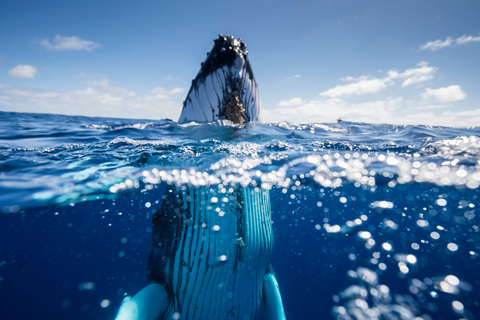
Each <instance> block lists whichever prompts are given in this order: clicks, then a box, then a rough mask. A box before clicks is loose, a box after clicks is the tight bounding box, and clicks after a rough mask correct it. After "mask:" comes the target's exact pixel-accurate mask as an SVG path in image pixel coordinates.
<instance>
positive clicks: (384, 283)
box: [0, 112, 480, 320]
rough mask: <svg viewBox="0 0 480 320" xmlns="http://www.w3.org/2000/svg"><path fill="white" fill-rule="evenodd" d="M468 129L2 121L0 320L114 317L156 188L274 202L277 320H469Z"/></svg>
mask: <svg viewBox="0 0 480 320" xmlns="http://www.w3.org/2000/svg"><path fill="white" fill-rule="evenodd" d="M479 161H480V129H479V128H446V127H429V126H398V125H387V124H384V125H373V124H365V123H352V122H339V123H326V124H290V123H288V122H284V123H279V124H268V123H266V124H247V125H245V126H234V125H229V124H225V123H220V122H217V123H211V124H202V125H198V124H190V125H178V124H177V123H176V122H174V121H170V120H129V119H110V118H89V117H72V116H61V115H46V114H26V113H12V112H0V319H32V318H36V319H113V318H114V316H115V314H116V311H117V310H118V306H119V305H120V302H121V300H122V298H123V295H124V293H125V292H127V293H129V294H132V295H133V294H135V293H136V292H138V291H139V290H140V289H141V288H142V287H144V286H145V285H146V275H145V270H146V263H147V259H148V253H149V250H150V246H151V236H152V235H151V218H152V215H153V213H154V212H155V211H156V210H157V209H158V208H159V206H160V204H161V199H162V195H163V193H164V190H165V188H166V186H167V185H176V186H178V187H182V186H202V185H215V186H218V185H222V186H224V187H225V188H230V187H232V188H235V187H246V186H248V187H254V188H255V187H257V188H265V189H270V197H271V206H272V218H273V222H274V223H273V228H274V236H275V247H274V253H273V256H272V264H273V266H274V268H275V272H276V275H277V279H278V282H279V285H280V290H281V293H282V298H283V302H284V306H285V311H286V314H287V318H288V319H426V320H427V319H462V318H463V319H475V317H477V318H478V315H479V314H480V305H479V304H480V293H479V289H480V279H479V276H478V275H479V274H480V271H479V270H480V257H479V253H480V231H479V212H478V206H479V201H478V197H479V195H480V193H479V186H480V162H479Z"/></svg>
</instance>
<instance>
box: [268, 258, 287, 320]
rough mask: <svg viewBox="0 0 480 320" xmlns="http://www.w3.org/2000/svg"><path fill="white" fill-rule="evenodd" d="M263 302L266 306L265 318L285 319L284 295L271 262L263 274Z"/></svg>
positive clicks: (269, 319)
mask: <svg viewBox="0 0 480 320" xmlns="http://www.w3.org/2000/svg"><path fill="white" fill-rule="evenodd" d="M263 302H264V307H265V320H285V319H286V317H285V311H284V310H283V302H282V296H281V295H280V288H279V287H278V282H277V278H276V277H275V273H274V272H273V268H272V265H271V264H269V265H268V268H267V271H266V272H265V275H264V276H263Z"/></svg>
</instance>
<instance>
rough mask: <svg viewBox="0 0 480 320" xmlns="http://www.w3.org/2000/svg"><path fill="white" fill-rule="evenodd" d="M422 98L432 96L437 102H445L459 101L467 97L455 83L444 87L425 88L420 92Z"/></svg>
mask: <svg viewBox="0 0 480 320" xmlns="http://www.w3.org/2000/svg"><path fill="white" fill-rule="evenodd" d="M422 96H423V98H425V99H429V98H433V99H435V100H436V101H438V102H441V103H447V102H452V101H460V100H463V99H465V98H466V97H467V94H466V93H465V92H464V91H463V90H462V88H460V86H457V85H451V86H448V87H445V88H438V89H430V88H427V89H425V92H424V93H423V94H422Z"/></svg>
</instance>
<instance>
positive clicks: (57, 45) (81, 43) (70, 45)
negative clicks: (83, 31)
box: [38, 34, 101, 51]
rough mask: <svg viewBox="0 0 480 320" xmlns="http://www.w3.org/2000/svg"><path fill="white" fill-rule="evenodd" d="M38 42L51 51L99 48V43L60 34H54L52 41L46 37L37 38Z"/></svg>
mask: <svg viewBox="0 0 480 320" xmlns="http://www.w3.org/2000/svg"><path fill="white" fill-rule="evenodd" d="M38 43H39V44H40V45H41V46H42V47H44V48H46V49H48V50H53V51H65V50H85V51H92V50H94V49H96V48H100V47H101V45H100V44H99V43H96V42H93V41H89V40H84V39H81V38H79V37H75V36H73V37H64V36H61V35H59V34H58V35H56V36H55V38H54V39H53V41H52V42H50V40H48V39H42V40H39V41H38Z"/></svg>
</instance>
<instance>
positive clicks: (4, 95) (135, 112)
mask: <svg viewBox="0 0 480 320" xmlns="http://www.w3.org/2000/svg"><path fill="white" fill-rule="evenodd" d="M183 93H184V90H183V89H182V88H174V89H165V88H158V87H157V88H153V89H152V90H151V91H150V92H149V93H147V94H144V95H141V94H138V93H136V92H134V91H131V90H128V89H125V88H121V87H118V86H115V85H112V84H111V83H110V81H109V80H108V79H99V80H91V81H89V82H87V87H86V88H85V89H82V90H76V91H67V92H57V91H41V90H32V89H22V88H18V87H16V86H12V85H5V84H1V83H0V109H2V110H8V111H18V112H40V113H59V114H67V115H86V116H101V117H124V118H137V119H138V118H143V119H160V118H165V117H168V118H171V119H174V120H177V119H178V117H179V116H180V112H181V108H182V101H183V98H184V96H183Z"/></svg>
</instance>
